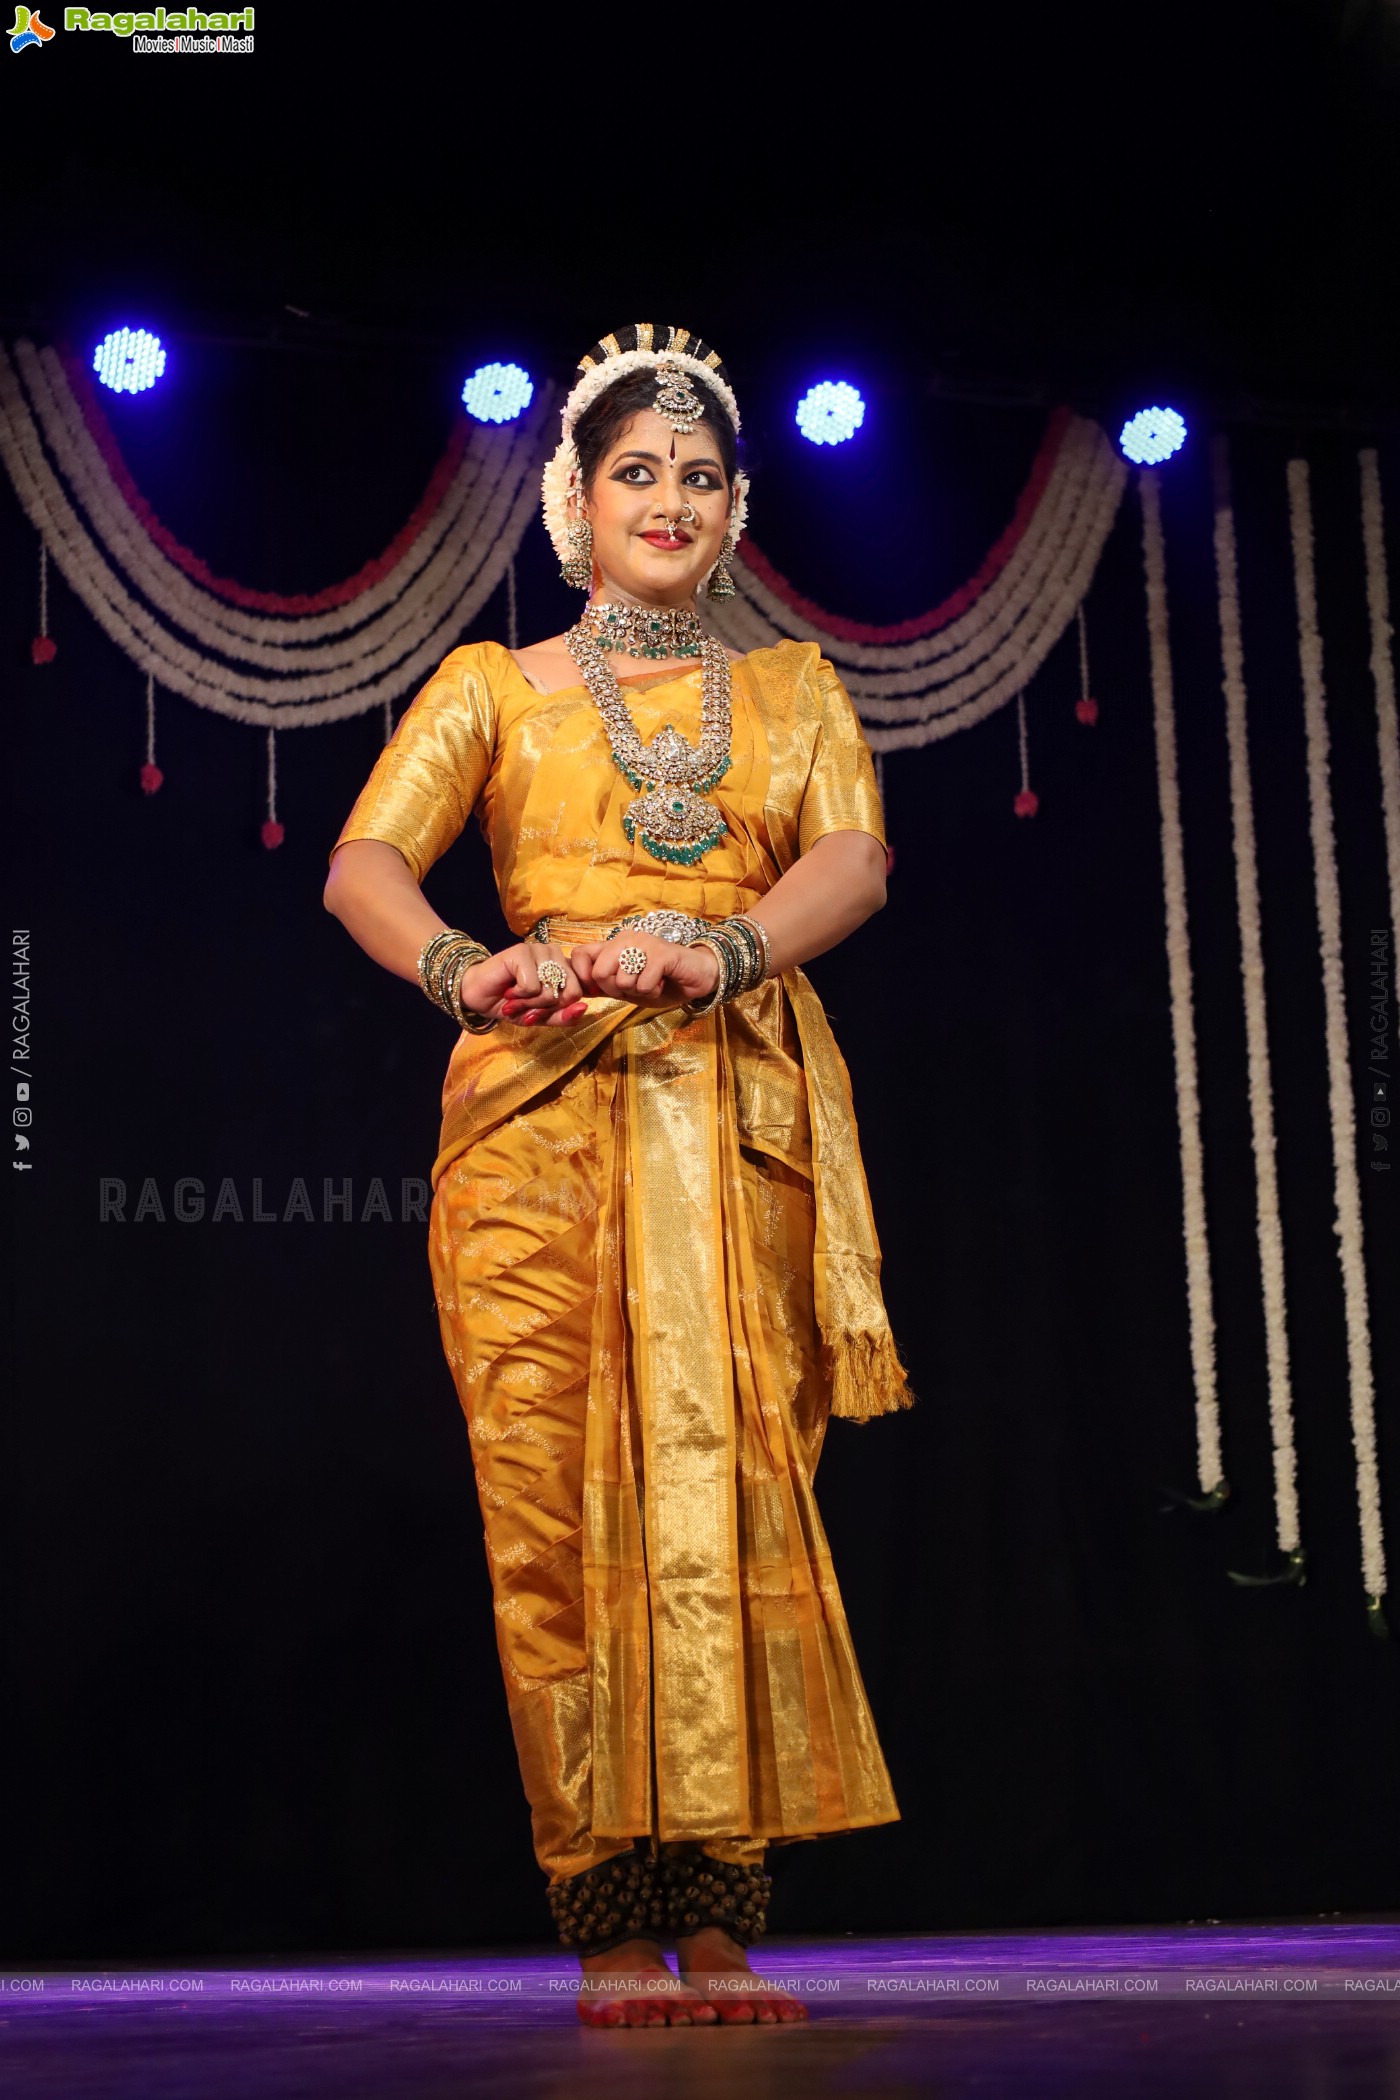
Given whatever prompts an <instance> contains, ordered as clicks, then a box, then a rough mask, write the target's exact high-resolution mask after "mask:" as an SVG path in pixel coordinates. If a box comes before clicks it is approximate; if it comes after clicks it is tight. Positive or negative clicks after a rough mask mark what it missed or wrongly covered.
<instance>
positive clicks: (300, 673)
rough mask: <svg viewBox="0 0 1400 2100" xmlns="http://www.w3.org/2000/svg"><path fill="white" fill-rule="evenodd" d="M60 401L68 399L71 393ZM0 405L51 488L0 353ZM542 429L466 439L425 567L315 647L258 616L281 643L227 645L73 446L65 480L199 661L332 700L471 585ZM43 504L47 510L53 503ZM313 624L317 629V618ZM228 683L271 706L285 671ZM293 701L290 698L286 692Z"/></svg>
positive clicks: (182, 580) (293, 627) (214, 620)
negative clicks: (223, 662) (353, 627)
mask: <svg viewBox="0 0 1400 2100" xmlns="http://www.w3.org/2000/svg"><path fill="white" fill-rule="evenodd" d="M60 370H61V368H60ZM65 384H66V375H65ZM69 399H70V401H71V394H70V396H69ZM51 405H52V406H53V408H54V410H55V412H56V414H57V412H58V411H59V409H60V407H61V403H60V402H59V401H54V402H53V403H52V404H51ZM0 409H7V410H8V411H9V414H10V417H11V423H12V428H13V429H14V431H15V433H16V440H17V442H18V444H19V447H20V450H21V451H22V452H23V453H24V454H25V456H26V458H27V461H28V465H29V468H30V473H31V477H32V478H33V479H34V480H36V481H37V482H38V483H40V484H41V485H44V484H45V483H46V482H48V481H53V483H54V487H55V488H56V487H57V486H58V484H57V483H56V480H55V478H54V477H52V476H51V474H50V470H49V469H48V465H47V461H46V460H45V458H44V455H43V449H42V447H41V446H40V444H39V442H38V438H37V434H36V433H35V432H34V430H33V427H32V424H31V423H30V421H29V419H28V417H27V414H26V412H25V408H24V403H23V398H22V396H21V395H20V394H19V392H18V388H17V385H16V383H15V380H14V375H13V372H11V371H9V370H8V369H7V367H6V364H5V362H4V359H3V352H0ZM72 411H73V413H74V414H75V415H80V411H79V410H78V409H77V404H76V402H73V403H72ZM541 429H542V418H541V417H535V418H533V419H532V420H531V422H530V425H529V430H528V431H527V433H525V434H523V438H522V440H521V441H512V439H511V438H510V437H508V436H504V435H503V434H502V433H500V432H498V431H494V430H493V431H491V432H489V433H483V434H482V436H481V438H480V440H479V441H478V440H477V439H476V438H475V437H474V438H473V440H472V442H473V445H474V446H475V458H474V460H473V462H472V465H471V469H470V478H469V477H467V476H462V475H459V476H458V477H457V487H458V489H459V490H461V491H462V500H461V501H460V502H459V504H458V509H457V515H456V517H455V519H454V518H451V517H448V518H446V519H444V520H443V523H444V525H445V527H446V530H445V534H444V536H443V537H442V538H441V543H440V544H439V545H438V547H437V551H436V553H435V554H434V555H433V557H432V559H431V560H429V561H427V563H426V565H425V566H424V567H423V568H422V570H421V571H420V573H419V574H418V576H417V577H416V578H412V577H410V578H408V579H407V580H406V581H405V582H403V583H402V584H401V586H400V591H401V595H400V596H399V599H398V601H397V603H395V602H392V601H391V602H389V603H388V604H387V605H386V606H385V608H384V611H383V613H382V615H381V617H379V618H378V619H373V620H370V621H369V622H368V623H367V624H364V625H362V626H360V627H359V628H358V631H357V632H355V633H354V634H353V635H344V636H343V637H342V638H340V639H338V640H334V641H331V642H328V643H327V644H325V645H324V646H323V647H321V648H311V649H293V648H292V647H290V646H289V644H291V643H294V642H295V641H296V639H297V638H298V635H299V632H300V631H302V630H304V629H305V628H306V627H308V626H310V625H312V624H313V623H311V622H310V621H302V620H299V619H296V618H280V619H259V620H257V621H256V622H250V623H248V624H249V625H252V626H256V627H257V628H258V629H260V630H262V631H263V632H271V633H274V634H276V633H278V632H279V631H280V632H281V634H282V635H283V637H284V639H283V640H282V641H280V642H278V643H276V644H272V643H266V642H244V643H242V644H241V645H240V644H239V643H238V642H237V641H236V640H234V639H231V637H230V635H229V634H228V633H227V632H226V631H225V627H226V624H227V623H223V622H222V621H221V619H220V618H219V616H220V615H221V614H222V611H223V607H222V601H219V600H215V599H213V598H212V597H211V596H210V595H209V594H208V593H205V592H202V591H199V590H197V589H196V588H195V587H194V586H192V585H191V583H190V581H189V579H188V578H187V577H186V576H185V575H184V572H183V571H182V570H181V569H180V568H179V567H178V565H177V564H175V563H173V562H170V561H168V560H167V559H166V558H165V557H164V556H163V555H162V554H161V553H160V552H159V550H158V549H157V548H155V547H154V545H153V543H152V542H151V540H150V538H149V535H147V534H146V533H145V532H144V531H142V530H141V528H140V527H139V525H137V524H136V523H135V522H134V521H133V520H132V519H131V517H130V513H129V511H128V510H127V509H126V506H125V504H124V503H123V502H122V501H121V498H120V495H119V492H117V491H116V490H115V486H114V485H111V484H110V483H109V486H110V489H111V496H112V498H114V499H115V503H114V504H113V503H111V502H108V503H105V504H104V503H103V502H102V500H101V492H100V490H97V489H95V488H94V486H93V485H92V484H91V483H90V482H88V481H87V480H86V478H85V468H84V464H83V462H82V460H81V455H80V451H79V450H77V449H75V450H74V451H73V452H72V453H71V455H70V457H71V460H72V464H73V466H74V469H75V474H74V476H72V477H70V478H74V479H75V486H76V488H77V492H78V494H79V497H80V500H81V501H83V503H84V508H85V509H87V510H88V513H89V516H93V515H94V514H96V515H99V516H100V515H101V514H102V511H103V509H105V510H106V513H107V526H108V536H109V542H115V553H116V557H117V559H118V561H119V563H120V564H121V566H122V567H124V568H125V570H126V572H127V573H128V574H129V575H131V576H132V578H133V580H134V581H135V582H136V583H137V584H138V587H139V588H140V589H141V590H142V591H143V592H144V593H145V595H146V596H147V597H149V598H150V599H151V601H152V603H153V604H155V605H156V607H157V609H158V610H161V611H164V612H165V613H166V614H167V616H168V617H170V618H172V619H174V621H175V622H176V624H177V625H180V626H182V627H184V628H185V629H186V630H187V631H188V632H190V633H191V634H192V635H193V636H194V638H195V640H196V642H197V643H198V644H199V645H200V649H201V651H202V653H203V656H204V657H208V656H212V655H216V654H219V655H231V656H234V657H235V658H237V659H239V660H241V661H243V662H251V663H252V664H255V665H261V666H266V667H268V668H272V669H277V668H279V667H286V669H288V670H290V671H292V672H294V673H295V674H296V677H297V678H298V679H299V680H300V683H299V684H298V686H297V687H296V691H297V692H300V693H302V694H305V695H307V696H308V697H311V696H312V694H311V689H312V680H313V678H314V677H315V676H316V675H317V674H319V675H320V677H321V679H322V680H323V681H325V683H323V685H322V687H321V690H322V692H323V693H325V694H326V695H333V694H334V693H335V692H336V691H337V690H339V691H346V690H350V689H353V688H354V687H355V686H356V685H358V684H360V683H362V682H363V679H364V676H365V672H366V665H369V666H371V667H374V666H377V665H379V664H383V663H385V662H386V661H389V660H391V658H392V656H393V655H395V654H399V653H402V651H403V650H404V648H405V647H408V646H411V644H412V643H413V641H414V640H415V639H421V637H422V635H423V634H424V633H425V632H426V630H427V627H428V626H429V625H430V624H431V621H432V619H433V617H434V607H435V606H436V604H437V603H438V601H439V600H440V598H441V597H442V595H443V593H444V592H445V591H448V590H450V589H452V588H453V587H454V584H455V585H456V586H458V587H464V586H465V584H466V583H467V582H468V581H469V580H470V578H471V576H472V575H473V573H474V572H475V570H476V569H477V567H478V566H479V563H480V560H481V558H482V556H483V554H484V553H485V551H486V548H487V546H488V545H489V540H487V539H485V538H484V537H483V530H484V528H486V527H487V526H488V524H489V521H490V520H491V518H492V516H493V514H494V513H495V512H497V511H498V509H499V497H500V491H501V488H502V485H503V483H504V482H505V481H506V479H507V478H508V477H510V476H511V475H512V473H513V472H518V471H520V442H522V441H523V442H528V437H529V435H531V434H533V435H534V436H536V437H537V438H538V436H539V435H540V433H541ZM50 434H51V436H52V435H53V433H50ZM99 458H100V455H99ZM102 467H103V471H104V472H105V471H106V463H105V461H104V462H102ZM50 508H51V509H52V508H53V505H52V503H51V504H50ZM437 537H438V534H437V533H436V531H435V532H433V533H432V534H431V535H430V538H437ZM407 566H408V565H407V564H401V565H400V566H399V568H398V569H396V571H395V572H393V576H391V578H390V579H389V584H390V587H392V586H393V578H394V576H403V575H404V574H405V571H406V568H407ZM377 595H378V587H376V588H375V591H374V592H373V593H371V592H366V593H365V594H364V601H362V603H364V602H366V601H368V600H369V599H370V598H371V596H377ZM206 607H212V608H214V609H215V612H214V613H213V614H212V615H210V616H206V613H205V608H206ZM354 617H356V616H353V615H352V619H353V618H354ZM315 624H317V625H321V624H324V623H322V622H320V621H318V622H317V623H315ZM342 624H343V621H342ZM181 647H182V645H180V644H178V643H173V642H172V643H170V644H169V650H170V652H171V653H172V654H173V655H174V656H175V657H176V660H178V661H183V662H184V664H185V668H186V669H187V670H190V671H192V672H196V671H197V670H198V669H199V668H200V659H199V658H197V657H193V656H191V655H189V654H188V653H186V655H185V657H184V658H180V657H179V654H178V652H179V650H180V648H181ZM347 666H348V667H350V668H351V671H352V675H351V676H350V677H349V678H346V677H341V678H339V679H336V678H333V677H332V676H331V674H332V672H333V671H335V670H337V669H342V668H344V667H347ZM205 668H207V666H205ZM227 685H228V690H230V691H231V692H234V693H238V694H243V695H249V696H261V697H266V698H269V699H274V698H275V699H277V700H278V701H279V702H280V700H281V699H282V696H283V695H284V694H285V693H288V692H289V691H290V687H289V684H288V679H287V677H286V676H285V675H284V677H283V678H282V679H280V680H278V681H276V682H275V683H272V684H270V683H269V682H268V681H265V680H258V679H243V678H241V677H240V676H239V674H237V673H232V674H227ZM292 696H293V697H295V695H294V694H293V695H292Z"/></svg>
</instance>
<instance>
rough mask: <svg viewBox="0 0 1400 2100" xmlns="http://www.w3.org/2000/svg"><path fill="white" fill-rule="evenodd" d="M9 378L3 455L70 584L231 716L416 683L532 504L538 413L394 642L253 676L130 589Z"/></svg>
mask: <svg viewBox="0 0 1400 2100" xmlns="http://www.w3.org/2000/svg"><path fill="white" fill-rule="evenodd" d="M10 376H11V377H12V376H13V375H12V374H11V375H10ZM4 378H5V374H4V370H3V365H0V455H3V457H4V460H5V463H6V466H7V467H8V469H9V471H10V475H11V478H12V480H13V481H14V484H15V488H16V491H17V493H18V495H19V497H20V501H21V503H22V504H23V505H24V507H25V510H26V512H27V514H28V516H29V518H30V521H31V523H33V525H34V526H35V529H36V530H37V531H38V532H39V533H40V535H41V537H42V539H43V540H44V542H45V543H46V545H47V546H48V548H49V549H50V551H51V552H52V553H53V555H54V558H55V560H56V561H58V563H59V566H60V567H61V568H62V570H63V573H64V575H65V577H66V579H67V581H68V583H69V585H70V587H71V588H72V589H73V591H74V593H75V594H76V595H77V596H78V597H79V598H80V599H81V600H82V601H83V603H84V604H85V605H86V606H87V607H88V609H89V611H90V612H91V613H92V615H93V617H94V618H95V619H96V620H97V622H98V624H99V625H100V626H101V627H102V628H103V630H104V632H105V633H106V634H107V635H108V636H109V637H110V638H111V639H112V640H113V641H114V642H115V643H116V644H117V646H118V647H119V648H121V649H122V650H123V651H124V653H125V654H127V655H128V656H130V657H131V659H132V660H133V661H134V662H135V663H137V664H138V665H139V666H140V667H141V668H142V669H143V670H146V671H148V672H150V673H152V674H153V675H154V676H155V677H156V678H157V679H159V681H160V683H161V684H162V685H163V686H165V687H167V688H168V689H169V690H171V691H173V692H177V693H180V694H181V695H182V696H183V697H184V698H186V699H190V700H193V701H195V702H196V704H197V705H199V706H202V707H207V708H210V709H212V710H213V711H215V712H216V713H220V714H224V715H227V716H230V717H231V718H232V719H234V720H239V721H248V722H257V723H261V724H264V725H267V724H271V723H273V722H280V723H281V724H283V726H287V727H301V726H315V725H316V724H319V723H321V722H327V721H340V720H345V719H347V718H349V717H351V716H353V715H356V714H361V713H364V712H365V711H366V710H367V709H369V708H370V707H373V706H375V705H378V704H379V703H380V702H381V701H382V700H383V699H384V698H385V697H386V696H396V695H398V694H400V693H402V692H404V691H406V690H408V689H409V688H410V687H411V686H412V685H414V684H417V683H419V682H421V679H422V677H423V676H424V675H425V674H426V673H428V672H430V671H431V670H433V669H434V668H436V665H437V664H438V663H439V662H441V660H442V657H443V655H444V654H445V653H446V651H447V650H448V649H449V648H451V647H452V646H453V645H454V644H455V642H456V640H457V638H458V636H459V635H460V634H461V632H462V630H463V628H464V627H466V626H468V625H469V624H470V622H471V621H472V620H473V619H475V617H476V615H477V613H478V612H479V611H480V609H481V606H482V605H483V604H484V603H485V601H486V599H487V598H488V597H489V596H490V594H491V592H492V591H493V590H494V589H495V588H496V587H497V585H498V584H499V583H500V581H501V579H502V577H503V575H504V573H505V569H506V566H507V564H508V563H509V561H510V559H511V557H512V556H513V555H514V553H515V551H516V548H517V546H518V544H519V539H520V535H521V533H522V532H523V530H524V528H525V525H526V522H527V521H528V518H529V515H530V511H531V509H532V508H533V503H534V490H533V482H532V477H533V474H534V472H535V471H536V470H537V465H538V459H539V453H540V449H541V446H540V428H539V424H538V423H535V424H534V426H533V431H532V433H530V434H527V435H533V436H534V439H535V442H533V443H530V442H528V441H518V442H514V443H512V442H511V441H510V440H509V439H507V440H506V441H505V443H504V444H503V445H501V444H499V443H498V444H497V446H496V447H495V448H494V452H495V456H496V457H497V459H498V462H499V465H500V468H501V471H500V473H499V477H498V479H497V480H496V483H495V487H494V490H493V493H492V496H491V500H490V502H489V504H487V506H486V508H485V510H484V511H483V513H482V514H481V516H480V518H479V520H478V523H477V530H476V534H475V536H474V537H475V544H474V546H472V547H471V548H469V549H468V550H467V552H468V557H469V559H468V562H467V563H466V564H459V565H458V567H457V569H456V571H455V573H452V572H448V573H446V574H443V575H440V576H437V577H436V578H435V580H434V584H433V586H432V587H431V588H428V587H426V586H425V588H424V590H423V592H422V594H421V597H420V599H419V602H418V606H417V609H416V613H415V617H414V618H413V619H412V620H411V621H410V622H408V623H407V624H405V625H404V626H403V627H401V628H400V629H399V631H398V633H397V634H396V635H395V637H394V638H393V639H392V641H389V642H387V643H385V644H383V645H382V646H380V647H379V648H377V649H371V651H370V653H369V654H368V655H367V656H366V657H365V658H363V659H362V660H361V661H360V662H358V663H357V664H356V665H355V667H354V671H355V675H353V676H352V677H350V678H346V677H344V676H343V675H337V674H335V673H326V674H323V675H321V676H315V677H309V678H308V677H297V676H289V677H286V678H284V679H281V680H267V679H262V678H253V677H248V676H246V675H243V674H241V673H239V672H238V671H236V670H232V669H229V668H227V667H225V666H223V665H221V664H217V663H211V662H210V661H209V660H208V657H207V655H200V654H198V653H197V652H196V651H194V650H191V649H188V648H186V647H185V645H184V644H182V643H180V642H178V641H177V640H176V639H175V638H174V637H173V636H171V635H170V634H169V633H168V632H167V631H166V629H165V628H164V627H163V626H162V625H161V623H160V622H159V621H157V620H155V619H154V618H153V617H152V616H151V614H150V613H149V612H148V611H147V609H146V608H145V606H143V605H141V604H140V603H139V602H138V601H136V600H134V599H133V598H132V597H131V596H130V594H129V593H128V592H127V591H126V589H125V587H124V586H123V585H122V584H121V582H120V581H119V579H118V578H117V577H116V576H115V575H114V574H113V572H112V570H111V569H110V567H109V565H108V564H107V562H106V561H105V560H104V558H103V556H102V555H101V553H100V551H99V550H98V548H97V547H96V546H95V545H94V543H93V541H92V539H91V537H90V536H89V534H88V533H87V531H86V529H85V528H84V526H83V524H82V521H81V520H80V519H79V518H78V517H77V515H76V514H75V512H74V510H73V507H72V505H71V504H70V503H69V500H68V497H67V494H66V492H65V491H64V489H63V487H62V484H61V483H60V482H59V481H58V479H57V477H56V476H55V475H54V473H53V471H52V469H51V468H50V466H49V464H48V461H47V459H46V458H45V456H44V453H43V449H42V446H41V445H40V444H39V441H38V436H37V433H36V432H35V430H34V428H33V424H32V420H31V419H29V418H28V416H27V414H22V413H21V414H17V412H16V410H17V403H16V397H15V393H14V391H13V389H10V388H7V387H6V386H5V385H4V384H3V381H4ZM18 407H19V408H20V409H22V402H20V403H19V404H18ZM405 652H407V653H405Z"/></svg>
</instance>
